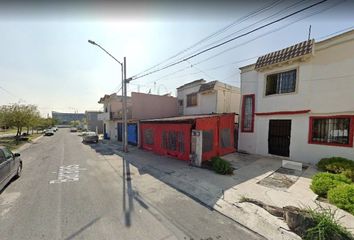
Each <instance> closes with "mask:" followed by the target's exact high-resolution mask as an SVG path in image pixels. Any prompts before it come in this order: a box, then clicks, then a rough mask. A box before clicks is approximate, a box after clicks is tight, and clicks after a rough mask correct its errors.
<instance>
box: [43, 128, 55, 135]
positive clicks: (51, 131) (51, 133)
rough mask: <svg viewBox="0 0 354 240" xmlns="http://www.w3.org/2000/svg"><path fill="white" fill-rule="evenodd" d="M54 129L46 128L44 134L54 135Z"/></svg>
mask: <svg viewBox="0 0 354 240" xmlns="http://www.w3.org/2000/svg"><path fill="white" fill-rule="evenodd" d="M53 135H54V131H53V130H52V129H47V130H45V133H44V136H53Z"/></svg>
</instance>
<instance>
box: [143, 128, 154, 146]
mask: <svg viewBox="0 0 354 240" xmlns="http://www.w3.org/2000/svg"><path fill="white" fill-rule="evenodd" d="M143 135H144V143H146V144H149V145H152V144H154V132H153V130H152V128H148V129H145V130H144V134H143Z"/></svg>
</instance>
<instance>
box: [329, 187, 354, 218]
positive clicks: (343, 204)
mask: <svg viewBox="0 0 354 240" xmlns="http://www.w3.org/2000/svg"><path fill="white" fill-rule="evenodd" d="M328 200H329V202H330V203H332V204H334V205H336V206H337V207H339V208H341V209H344V210H346V211H348V212H350V213H351V214H353V215H354V184H344V185H339V186H337V187H335V188H333V189H331V190H329V191H328Z"/></svg>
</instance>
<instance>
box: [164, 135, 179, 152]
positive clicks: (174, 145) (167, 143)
mask: <svg viewBox="0 0 354 240" xmlns="http://www.w3.org/2000/svg"><path fill="white" fill-rule="evenodd" d="M183 140H184V133H183V132H179V131H163V132H162V147H163V148H164V149H168V150H171V151H178V152H181V153H184V143H183Z"/></svg>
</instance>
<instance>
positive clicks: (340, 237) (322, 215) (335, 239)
mask: <svg viewBox="0 0 354 240" xmlns="http://www.w3.org/2000/svg"><path fill="white" fill-rule="evenodd" d="M306 212H307V213H308V214H309V215H310V217H311V218H312V219H313V220H314V222H315V226H314V227H311V228H308V229H307V230H306V234H305V236H304V237H303V239H305V240H353V239H354V238H353V236H352V235H351V233H350V232H348V231H347V230H346V229H345V228H344V227H343V226H341V225H340V224H339V223H338V222H337V221H336V219H335V217H334V216H335V211H332V210H331V209H329V208H328V209H324V208H321V209H320V211H315V210H313V209H306Z"/></svg>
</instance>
